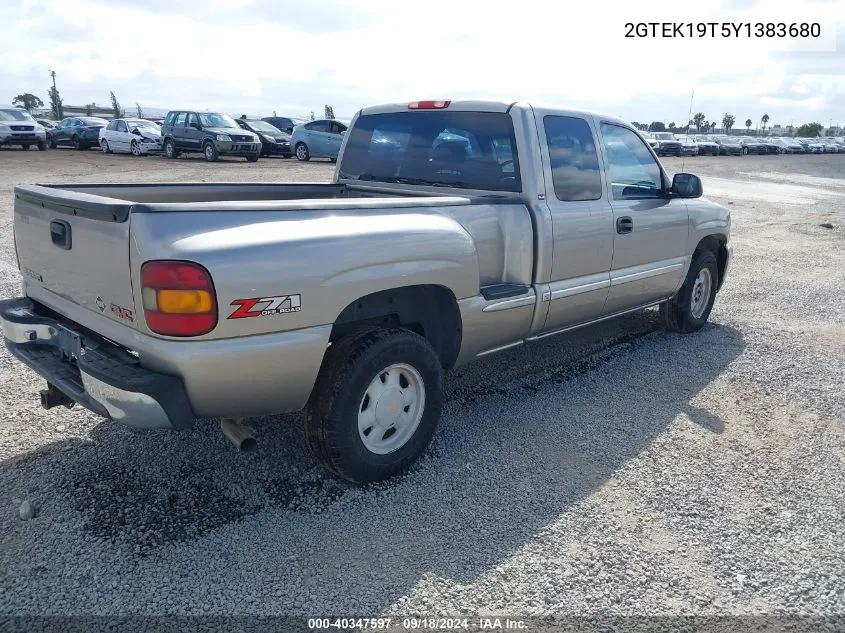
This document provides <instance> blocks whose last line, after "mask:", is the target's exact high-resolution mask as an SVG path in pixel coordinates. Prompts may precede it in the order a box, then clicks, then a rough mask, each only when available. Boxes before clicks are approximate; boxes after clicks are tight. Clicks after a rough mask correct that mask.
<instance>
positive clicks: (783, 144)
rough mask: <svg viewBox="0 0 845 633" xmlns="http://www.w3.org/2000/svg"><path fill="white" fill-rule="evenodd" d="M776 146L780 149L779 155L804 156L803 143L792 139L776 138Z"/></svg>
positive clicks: (774, 140)
mask: <svg viewBox="0 0 845 633" xmlns="http://www.w3.org/2000/svg"><path fill="white" fill-rule="evenodd" d="M773 142H774V144H775V146H776V147H777V148H778V153H779V154H803V153H804V148H803V147H802V146H801V143H798V142H796V141H794V140H792V139H791V138H776V139H773Z"/></svg>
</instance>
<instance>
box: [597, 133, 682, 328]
mask: <svg viewBox="0 0 845 633" xmlns="http://www.w3.org/2000/svg"><path fill="white" fill-rule="evenodd" d="M600 127H601V136H602V145H603V150H604V153H605V161H606V163H607V171H606V178H607V188H608V190H609V192H610V206H611V207H612V209H613V266H612V268H611V271H610V292H609V293H608V296H607V303H606V304H605V307H604V312H603V314H604V315H610V314H613V313H615V312H620V311H623V310H626V309H629V308H633V307H636V306H640V305H644V304H647V303H651V302H654V301H659V300H661V299H665V298H667V297H669V296H671V295H673V294H674V293H675V292H676V291H677V290H678V288H679V287H680V285H681V282H682V275H683V273H684V270H685V269H686V265H687V263H688V262H689V258H690V253H688V252H687V250H688V246H687V243H688V241H689V215H688V211H687V205H686V202H684V200H682V199H680V198H673V197H670V196H669V195H668V193H667V191H668V189H669V186H670V181H669V180H668V178H667V176H666V174H665V173H664V172H663V169H662V167H661V166H660V163H658V161H657V159H656V158H655V157H654V155H653V153H652V152H651V150H650V148H649V147H648V144H647V143H646V142H645V141H643V140H642V138H640V136H639V135H638V134H637V133H636V132H634V130H632V129H630V128H628V127H625V126H623V125H619V124H617V123H610V122H602V123H601V126H600Z"/></svg>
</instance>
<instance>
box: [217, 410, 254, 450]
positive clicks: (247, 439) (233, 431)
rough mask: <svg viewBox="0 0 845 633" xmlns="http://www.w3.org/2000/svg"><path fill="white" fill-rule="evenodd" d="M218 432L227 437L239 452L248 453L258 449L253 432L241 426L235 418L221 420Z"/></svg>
mask: <svg viewBox="0 0 845 633" xmlns="http://www.w3.org/2000/svg"><path fill="white" fill-rule="evenodd" d="M220 430H221V431H223V435H225V436H226V437H228V438H229V439H230V440H231V442H232V444H234V445H235V446H236V447H237V449H238V450H239V451H243V452H244V453H249V452H251V451H254V450H255V449H256V448H258V441H257V440H256V439H255V431H253V430H252V429H251V428H249V427H248V426H246V425H244V424H241V422H240V420H239V419H236V418H222V419H221V420H220Z"/></svg>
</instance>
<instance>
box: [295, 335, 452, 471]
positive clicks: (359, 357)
mask: <svg viewBox="0 0 845 633" xmlns="http://www.w3.org/2000/svg"><path fill="white" fill-rule="evenodd" d="M395 363H403V364H405V365H410V366H411V367H412V368H413V369H414V370H415V371H417V372H418V373H419V375H420V377H421V378H422V381H423V387H424V390H425V399H424V405H423V406H424V408H423V411H422V417H421V418H420V421H419V424H418V426H417V427H416V429H415V430H414V431H413V434H412V435H410V437H409V438H408V439H407V440H406V442H405V443H404V444H402V445H401V446H399V447H398V448H396V449H395V450H393V451H392V452H389V453H386V454H377V453H375V452H372V451H371V450H370V449H368V448H367V447H366V446H365V445H364V442H363V441H362V439H361V434H360V433H359V431H358V415H359V412H360V411H361V407H362V403H363V402H364V397H365V394H366V392H367V388H368V387H369V386H370V384H371V382H372V381H373V380H374V379H375V378H376V377H378V376H379V375H380V374H381V372H382V371H384V370H386V369H387V368H389V367H390V366H391V365H393V364H395ZM442 405H443V367H442V365H441V363H440V359H439V358H438V356H437V353H436V352H435V351H434V348H432V346H431V345H430V344H429V342H428V341H427V340H425V339H424V338H423V337H422V336H420V335H418V334H415V333H413V332H411V331H409V330H403V329H399V328H383V329H377V330H370V331H365V332H360V333H358V334H353V335H350V336H348V337H347V338H345V339H341V340H340V341H338V342H335V343H333V344H332V345H331V346H330V347H329V349H328V350H327V352H326V355H325V358H324V359H323V364H322V367H321V368H320V374H319V376H318V377H317V383H316V384H315V386H314V390H313V391H312V393H311V398H310V400H309V402H308V405H307V406H306V409H305V437H306V440H307V442H308V446H309V447H310V449H311V451H312V452H313V454H314V456H315V457H317V459H319V460H320V461H321V462H322V463H323V465H324V466H325V467H326V468H327V469H328V470H329V471H330V472H331V473H333V474H334V475H336V476H337V477H339V478H341V479H345V480H348V481H351V482H353V483H359V484H364V483H370V482H374V481H381V480H384V479H388V478H390V477H393V476H395V475H398V474H400V473H402V472H403V471H405V470H407V469H408V468H409V467H410V466H411V465H412V464H413V463H414V462H415V461H416V460H417V459H418V458H419V457H420V455H422V453H423V452H424V451H425V449H426V448H427V447H428V445H429V443H430V442H431V438H432V436H433V435H434V431H435V429H436V428H437V423H438V421H439V419H440V410H441V408H442Z"/></svg>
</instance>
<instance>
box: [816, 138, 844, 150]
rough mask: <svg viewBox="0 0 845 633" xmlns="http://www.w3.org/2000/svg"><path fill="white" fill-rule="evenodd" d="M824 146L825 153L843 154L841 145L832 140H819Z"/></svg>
mask: <svg viewBox="0 0 845 633" xmlns="http://www.w3.org/2000/svg"><path fill="white" fill-rule="evenodd" d="M819 141H820V142H821V144H822V145H824V151H825V152H827V153H830V154H838V153H839V152H841V151H842V150H841V148H840V146H839V144H838V143H837V142H836V141H834V140H833V139H832V138H823V139H819Z"/></svg>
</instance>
